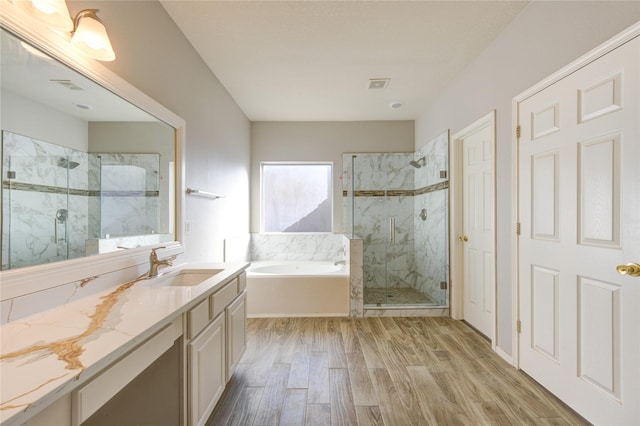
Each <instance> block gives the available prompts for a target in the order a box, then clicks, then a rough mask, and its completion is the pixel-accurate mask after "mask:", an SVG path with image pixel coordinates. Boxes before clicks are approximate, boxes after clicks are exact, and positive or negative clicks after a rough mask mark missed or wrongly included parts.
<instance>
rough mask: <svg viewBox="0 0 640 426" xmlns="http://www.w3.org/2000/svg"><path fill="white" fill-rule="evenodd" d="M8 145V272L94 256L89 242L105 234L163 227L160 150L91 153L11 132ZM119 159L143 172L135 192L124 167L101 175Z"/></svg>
mask: <svg viewBox="0 0 640 426" xmlns="http://www.w3.org/2000/svg"><path fill="white" fill-rule="evenodd" d="M2 145H3V149H2V156H3V158H2V185H3V191H2V205H3V206H4V207H3V209H2V215H3V217H2V224H3V226H2V269H11V268H19V267H25V266H32V265H38V264H42V263H49V262H56V261H59V260H65V259H73V258H76V257H81V256H85V255H86V254H91V253H87V247H86V245H87V242H88V241H93V240H94V239H98V238H100V236H101V235H104V234H106V233H113V234H118V235H123V234H126V235H132V234H134V235H135V234H138V235H139V234H151V233H155V232H157V230H156V228H157V223H158V195H159V192H158V172H157V171H158V167H159V155H158V154H101V155H98V154H90V153H85V152H81V151H77V150H74V149H71V148H65V147H62V146H58V145H54V144H50V143H47V142H43V141H39V140H36V139H32V138H29V137H26V136H22V135H17V134H14V133H11V132H7V131H3V132H2ZM118 162H120V163H119V164H124V165H125V166H124V168H126V167H135V168H136V169H135V170H136V172H134V173H137V174H138V175H139V176H141V177H139V179H138V180H139V181H140V185H139V186H140V188H137V190H136V191H130V190H129V189H127V191H124V190H123V189H124V188H126V186H124V185H125V184H126V185H129V184H130V183H131V181H132V180H133V179H134V177H133V176H132V174H131V173H126V172H125V170H124V168H122V169H119V170H117V171H115V172H112V173H107V174H105V173H103V176H101V167H102V165H103V164H117V163H118ZM142 168H144V171H142V172H141V171H140V170H142ZM103 171H105V170H104V168H103ZM9 172H12V177H9V175H8V173H9ZM109 176H113V177H114V178H115V179H112V181H111V186H110V187H109V188H110V189H111V190H110V191H104V188H102V187H101V186H102V185H105V184H107V183H108V181H109V180H108V179H107V178H108V177H109ZM64 211H66V214H67V215H68V216H67V218H66V220H65V221H59V220H56V217H61V216H56V215H57V214H59V213H62V212H64ZM107 218H111V219H110V220H109V221H107V220H106V219H107ZM101 225H103V226H107V228H105V229H101ZM56 234H57V238H56Z"/></svg>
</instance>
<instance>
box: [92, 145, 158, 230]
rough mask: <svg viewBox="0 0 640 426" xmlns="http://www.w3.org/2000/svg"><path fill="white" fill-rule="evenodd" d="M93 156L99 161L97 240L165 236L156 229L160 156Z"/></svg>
mask: <svg viewBox="0 0 640 426" xmlns="http://www.w3.org/2000/svg"><path fill="white" fill-rule="evenodd" d="M97 156H98V157H99V158H100V160H101V173H100V178H101V181H100V193H101V202H100V208H101V212H100V218H101V222H100V237H101V238H109V237H114V236H122V235H148V234H156V233H165V232H167V230H161V229H158V225H159V221H160V217H159V213H160V206H159V195H160V192H159V189H160V181H159V176H160V174H159V170H160V155H159V154H97ZM107 235H108V236H109V237H107Z"/></svg>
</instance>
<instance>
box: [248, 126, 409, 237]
mask: <svg viewBox="0 0 640 426" xmlns="http://www.w3.org/2000/svg"><path fill="white" fill-rule="evenodd" d="M413 129H414V123H413V121H355V122H353V121H344V122H342V121H341V122H254V123H251V232H259V231H260V162H261V161H331V162H333V232H335V233H342V232H344V229H343V221H342V181H341V180H340V175H342V153H343V152H413V151H414V149H413V144H414V130H413Z"/></svg>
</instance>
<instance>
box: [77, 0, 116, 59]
mask: <svg viewBox="0 0 640 426" xmlns="http://www.w3.org/2000/svg"><path fill="white" fill-rule="evenodd" d="M97 12H99V10H98V9H84V10H81V11H80V12H78V14H77V15H76V17H75V18H74V20H73V23H74V31H73V36H72V37H71V44H72V45H73V46H75V47H76V48H77V49H78V50H80V51H81V52H82V53H84V54H85V55H87V56H90V57H92V58H95V59H97V60H99V61H113V60H114V59H115V58H116V54H115V53H114V52H113V48H112V47H111V42H110V41H109V36H108V35H107V30H106V28H105V27H104V24H103V23H102V21H101V20H100V18H98V15H97Z"/></svg>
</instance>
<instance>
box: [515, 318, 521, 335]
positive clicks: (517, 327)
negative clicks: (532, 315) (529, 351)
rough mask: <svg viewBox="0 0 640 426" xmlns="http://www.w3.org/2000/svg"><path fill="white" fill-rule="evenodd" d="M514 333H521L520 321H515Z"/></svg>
mask: <svg viewBox="0 0 640 426" xmlns="http://www.w3.org/2000/svg"><path fill="white" fill-rule="evenodd" d="M516 331H517V332H518V333H520V332H521V331H522V323H521V322H520V320H518V321H516Z"/></svg>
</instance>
